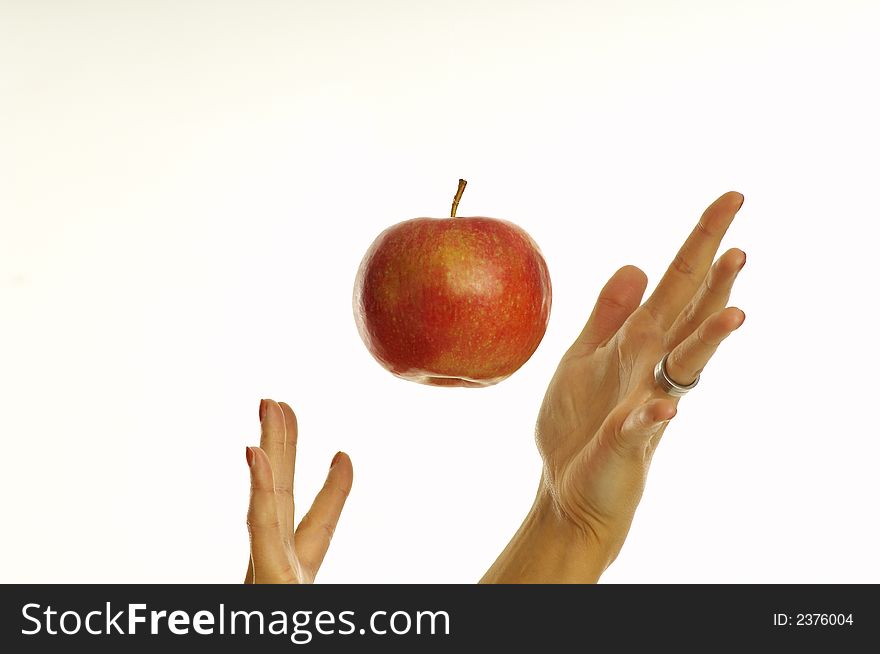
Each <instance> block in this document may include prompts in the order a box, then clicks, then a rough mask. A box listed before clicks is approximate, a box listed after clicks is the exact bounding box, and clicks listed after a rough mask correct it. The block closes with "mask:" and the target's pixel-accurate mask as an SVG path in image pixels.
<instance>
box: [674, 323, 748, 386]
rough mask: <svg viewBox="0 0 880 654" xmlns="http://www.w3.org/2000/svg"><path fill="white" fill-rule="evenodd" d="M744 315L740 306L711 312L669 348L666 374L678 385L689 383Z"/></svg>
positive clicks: (733, 330) (734, 329)
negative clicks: (693, 329) (689, 332)
mask: <svg viewBox="0 0 880 654" xmlns="http://www.w3.org/2000/svg"><path fill="white" fill-rule="evenodd" d="M745 319H746V314H744V313H743V312H742V311H741V310H740V309H737V308H736V307H728V308H726V309H722V310H721V311H717V312H715V313H713V314H712V315H711V316H709V317H708V318H706V320H704V321H703V323H702V324H701V325H700V326H699V327H698V328H697V329H696V330H695V331H694V332H693V333H692V334H691V335H690V336H688V337H687V338H686V339H684V340H683V341H682V342H681V343H679V344H678V345H676V346H675V348H673V350H672V352H670V353H669V358H668V359H667V360H666V372H667V374H668V375H669V377H670V378H671V379H672V380H673V381H674V382H676V383H678V384H681V385H682V386H687V385H688V384H690V383H692V382H693V381H694V380H695V379H696V378H697V375H699V374H700V372H702V370H703V368H705V367H706V364H707V363H708V362H709V359H711V358H712V355H713V354H715V350H717V349H718V346H719V345H720V344H721V342H722V341H723V340H724V339H725V338H727V337H728V336H730V335H731V334H732V333H733V332H735V331H736V330H737V329H739V327H740V326H741V325H742V324H743V322H744V321H745Z"/></svg>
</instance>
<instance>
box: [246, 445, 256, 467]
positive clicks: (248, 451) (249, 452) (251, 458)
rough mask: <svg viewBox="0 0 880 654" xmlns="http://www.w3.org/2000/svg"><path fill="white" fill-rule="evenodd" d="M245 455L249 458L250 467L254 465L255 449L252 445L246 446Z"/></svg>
mask: <svg viewBox="0 0 880 654" xmlns="http://www.w3.org/2000/svg"><path fill="white" fill-rule="evenodd" d="M244 457H245V458H246V459H247V464H248V468H252V467H253V465H254V451H253V449H251V448H250V447H246V448H244Z"/></svg>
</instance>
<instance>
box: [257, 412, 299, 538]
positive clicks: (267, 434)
mask: <svg viewBox="0 0 880 654" xmlns="http://www.w3.org/2000/svg"><path fill="white" fill-rule="evenodd" d="M289 408H290V407H288V409H289ZM260 415H261V416H262V420H261V422H260V447H261V448H262V449H263V451H264V452H265V453H266V454H267V455H268V457H269V463H270V464H271V466H272V474H273V475H274V479H275V495H276V501H277V502H278V515H279V517H280V519H281V527H282V529H283V533H284V537H285V539H287V540H290V538H291V537H292V535H293V509H294V507H293V458H292V457H293V456H294V452H295V451H296V416H293V411H290V413H289V414H287V413H286V412H285V410H284V409H283V407H282V406H281V405H280V404H278V402H275V401H274V400H260ZM291 442H292V443H293V444H292V445H291Z"/></svg>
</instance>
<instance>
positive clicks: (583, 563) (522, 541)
mask: <svg viewBox="0 0 880 654" xmlns="http://www.w3.org/2000/svg"><path fill="white" fill-rule="evenodd" d="M613 558H614V557H613V556H609V555H608V554H607V553H606V552H605V551H604V548H603V547H602V546H601V543H600V542H599V540H598V539H597V538H595V537H594V535H593V534H592V533H591V532H590V531H589V530H587V529H584V528H582V527H580V526H578V525H576V524H575V523H574V522H572V521H571V520H570V519H569V518H568V517H567V516H566V515H565V514H564V513H562V511H560V510H559V507H558V505H557V503H556V501H555V500H554V499H553V497H552V496H551V495H550V493H549V492H548V490H547V488H546V487H545V485H544V484H543V482H542V484H541V487H540V488H539V490H538V493H537V495H536V497H535V502H534V504H533V505H532V508H531V509H530V510H529V513H528V515H527V516H526V518H525V520H523V523H522V525H521V526H520V528H519V529H518V530H517V532H516V534H515V535H514V537H513V538H512V539H511V540H510V543H508V545H507V547H506V548H505V549H504V551H503V552H502V553H501V555H500V556H499V557H498V559H497V560H496V561H495V563H493V564H492V566H491V567H490V568H489V570H488V572H486V574H485V575H484V576H483V578H482V579H481V580H480V583H484V584H512V583H521V584H541V583H543V584H563V583H567V584H590V583H596V582H597V581H598V580H599V577H600V576H601V574H602V573H603V572H604V571H605V569H606V568H607V567H608V565H610V564H611V561H613Z"/></svg>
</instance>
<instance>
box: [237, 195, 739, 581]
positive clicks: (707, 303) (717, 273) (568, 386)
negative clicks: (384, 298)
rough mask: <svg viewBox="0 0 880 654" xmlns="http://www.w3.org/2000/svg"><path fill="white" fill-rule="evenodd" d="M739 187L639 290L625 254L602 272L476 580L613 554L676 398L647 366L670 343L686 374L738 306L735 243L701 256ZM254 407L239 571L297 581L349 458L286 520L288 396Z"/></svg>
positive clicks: (591, 567)
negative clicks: (514, 496) (505, 523)
mask: <svg viewBox="0 0 880 654" xmlns="http://www.w3.org/2000/svg"><path fill="white" fill-rule="evenodd" d="M743 200H744V198H743V196H742V195H741V194H739V193H736V192H729V193H725V194H724V195H722V196H721V197H719V198H718V199H717V200H715V202H713V203H712V204H711V205H710V206H709V207H708V208H707V209H706V211H705V212H703V215H702V216H701V217H700V220H699V222H698V223H697V225H696V227H695V228H694V230H693V231H692V232H691V234H690V236H689V237H688V238H687V240H686V241H685V243H684V245H683V246H682V247H681V249H680V250H679V252H678V254H677V255H676V256H675V258H674V260H673V262H672V263H671V264H670V266H669V269H668V270H667V271H666V273H665V275H664V276H663V278H662V279H661V280H660V283H659V284H658V285H657V288H656V289H655V291H654V292H653V293H652V294H651V296H650V297H649V298H648V300H647V301H645V302H644V303H642V298H643V296H644V293H645V289H646V288H647V283H648V280H647V277H646V275H645V273H643V272H642V271H641V270H639V269H638V268H636V267H635V266H624V267H623V268H621V269H620V270H618V271H617V272H616V273H614V275H612V277H611V279H609V280H608V282H607V283H606V284H605V286H604V288H603V289H602V291H601V292H600V294H599V298H598V300H597V301H596V304H595V307H594V309H593V312H592V313H591V315H590V317H589V319H588V320H587V323H586V325H585V327H584V328H583V330H582V332H581V333H580V335H579V336H578V338H577V339H576V340H575V342H574V343H573V344H572V346H571V347H570V348H569V349H568V351H567V352H566V353H565V355H564V356H563V357H562V360H561V362H560V363H559V366H558V368H557V370H556V373H555V374H554V376H553V379H552V380H551V381H550V385H549V387H548V388H547V392H546V394H545V396H544V401H543V404H542V406H541V409H540V411H539V414H538V420H537V424H536V429H535V435H536V441H537V445H538V450H539V452H540V454H541V457H542V459H543V461H544V466H543V472H542V475H541V480H540V483H539V486H538V492H537V494H536V497H535V501H534V503H533V505H532V508H531V510H530V511H529V513H528V515H527V516H526V518H525V520H524V521H523V523H522V525H521V526H520V528H519V529H518V531H517V532H516V534H515V535H514V536H513V538H512V539H511V541H510V543H508V545H507V547H506V548H505V549H504V551H503V552H502V553H501V555H500V556H499V557H498V559H497V560H496V561H495V563H494V564H492V566H491V567H490V568H489V570H488V572H486V574H485V576H484V577H483V579H482V580H481V583H592V582H595V581H597V580H598V579H599V577H600V575H601V574H602V573H603V572H604V571H605V570H606V569H607V567H608V566H609V565H610V564H611V563H612V562H613V561H614V559H615V558H616V557H617V555H618V553H619V552H620V548H621V547H622V545H623V542H624V540H625V539H626V536H627V534H628V532H629V528H630V525H631V524H632V520H633V516H634V514H635V510H636V507H637V506H638V504H639V501H640V500H641V497H642V492H643V491H644V487H645V481H646V479H647V474H648V469H649V467H650V463H651V457H652V456H653V454H654V451H655V450H656V448H657V445H658V443H659V442H660V439H661V437H662V436H663V433H664V432H665V430H666V427H667V425H668V424H669V421H670V420H672V419H673V418H674V417H675V415H676V413H677V411H678V403H679V401H680V399H679V398H673V397H670V396H669V395H667V394H666V393H664V392H663V391H662V390H660V389H659V388H658V387H657V386H656V384H655V382H654V375H653V371H654V366H655V365H656V363H657V362H658V361H659V360H660V359H661V358H662V357H663V355H664V354H665V353H667V352H669V353H670V356H669V360H668V364H667V372H668V373H669V375H670V377H671V378H672V379H673V380H675V381H676V382H678V383H679V384H681V385H687V384H689V383H690V382H692V381H693V380H694V379H695V378H696V377H697V375H699V373H700V372H701V371H702V370H703V368H704V367H705V366H706V365H707V363H708V362H709V360H710V359H711V358H712V355H713V354H714V353H715V350H716V349H717V348H718V346H719V345H720V344H721V342H722V341H724V339H726V338H727V337H728V336H729V335H730V334H731V333H733V332H734V331H736V330H737V329H738V328H739V327H740V326H741V325H742V324H743V321H744V320H745V314H744V313H743V312H742V311H741V310H740V309H738V308H735V307H728V306H727V301H728V299H729V298H730V293H731V289H732V288H733V283H734V281H735V279H736V276H737V274H738V273H739V271H740V270H741V269H742V267H743V266H744V265H745V260H746V257H745V253H744V252H743V251H742V250H739V249H736V248H734V249H731V250H728V251H727V252H725V253H724V254H723V255H721V256H720V257H719V258H718V260H717V261H715V262H714V264H713V259H714V258H715V255H716V253H717V252H718V248H719V246H720V243H721V239H722V238H723V236H724V234H725V233H726V231H727V229H728V227H729V226H730V224H731V222H732V221H733V218H734V217H735V215H736V213H737V211H739V209H740V207H741V206H742V203H743ZM261 421H262V422H261V425H262V436H261V442H260V447H259V448H256V447H251V448H248V462H249V465H250V468H251V504H250V508H249V510H248V529H249V531H250V535H251V558H250V561H249V563H248V571H247V577H246V583H309V582H312V581H313V580H314V578H315V574H316V573H317V570H318V568H319V567H320V565H321V562H322V561H323V558H324V554H325V553H326V551H327V546H328V545H329V542H330V538H331V537H332V534H333V530H334V529H335V526H336V522H337V520H338V519H339V514H340V512H341V511H342V506H343V504H344V503H345V497H346V496H347V495H348V492H349V490H350V489H351V483H352V468H351V461H350V460H349V458H348V456H347V455H345V454H343V453H341V452H340V453H339V454H337V456H336V457H335V458H334V464H333V465H332V466H331V468H330V472H329V474H328V476H327V482H326V483H325V485H324V487H323V488H322V490H321V491H320V493H319V494H318V496H317V498H316V499H315V502H314V504H313V505H312V508H311V509H310V510H309V512H308V513H307V514H306V516H305V517H304V518H303V520H302V521H301V522H300V524H299V526H298V527H297V528H296V530H295V531H294V529H293V524H294V522H293V495H292V491H291V489H292V487H293V469H294V464H295V458H296V438H297V429H296V416H295V415H294V413H293V411H292V410H291V409H290V407H289V406H287V405H286V404H284V403H281V404H278V403H275V402H273V401H271V400H264V401H263V403H261Z"/></svg>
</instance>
